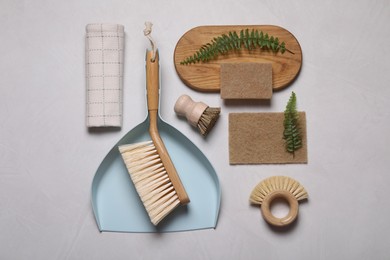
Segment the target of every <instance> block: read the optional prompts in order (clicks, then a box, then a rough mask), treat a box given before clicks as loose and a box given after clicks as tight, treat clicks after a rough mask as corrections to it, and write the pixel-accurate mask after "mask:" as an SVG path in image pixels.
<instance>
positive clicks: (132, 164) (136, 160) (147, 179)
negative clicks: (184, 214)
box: [119, 141, 180, 225]
mask: <svg viewBox="0 0 390 260" xmlns="http://www.w3.org/2000/svg"><path fill="white" fill-rule="evenodd" d="M119 151H120V153H121V155H122V158H123V161H124V163H125V165H126V168H127V170H128V172H129V174H130V177H131V180H132V181H133V183H134V186H135V189H136V190H137V192H138V195H139V197H140V198H141V200H142V202H143V204H144V206H145V209H146V211H147V212H148V215H149V218H150V220H151V222H152V223H153V224H154V225H157V224H158V223H159V222H160V221H161V220H162V219H163V218H164V217H165V216H167V215H168V214H169V213H170V212H171V211H172V210H173V209H174V208H176V207H177V206H178V205H179V204H180V201H179V199H178V196H177V194H176V191H175V189H174V187H173V185H172V182H171V181H170V179H169V177H168V174H167V172H166V171H165V168H164V165H163V164H162V162H161V159H160V156H159V154H158V153H157V150H156V148H155V146H154V144H153V142H152V141H147V142H141V143H136V144H129V145H121V146H119Z"/></svg>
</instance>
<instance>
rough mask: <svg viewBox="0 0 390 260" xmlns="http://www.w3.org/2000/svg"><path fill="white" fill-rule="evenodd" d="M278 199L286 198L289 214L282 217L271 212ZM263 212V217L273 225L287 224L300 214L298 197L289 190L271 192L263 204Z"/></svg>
mask: <svg viewBox="0 0 390 260" xmlns="http://www.w3.org/2000/svg"><path fill="white" fill-rule="evenodd" d="M276 199H283V200H285V201H286V202H287V203H288V205H289V207H290V211H289V212H288V214H287V216H285V217H282V218H277V217H275V216H274V215H273V214H272V212H271V204H272V202H273V201H274V200H276ZM261 212H262V215H263V218H264V219H265V220H266V221H267V222H268V223H269V224H271V225H273V226H278V227H282V226H287V225H289V224H291V223H292V222H294V220H295V219H296V218H297V216H298V201H297V199H296V198H295V197H294V196H293V195H292V194H291V193H290V192H288V191H282V190H281V191H274V192H272V193H271V194H269V195H268V196H267V197H266V198H265V199H264V201H263V203H262V204H261Z"/></svg>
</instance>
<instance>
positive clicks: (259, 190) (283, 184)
mask: <svg viewBox="0 0 390 260" xmlns="http://www.w3.org/2000/svg"><path fill="white" fill-rule="evenodd" d="M274 191H288V192H290V193H291V194H292V195H293V196H294V197H295V198H296V199H297V200H298V201H299V200H303V199H307V198H308V194H307V192H306V190H305V188H304V187H303V186H302V185H301V184H300V183H299V182H297V181H296V180H294V179H292V178H289V177H285V176H273V177H270V178H268V179H265V180H263V181H262V182H260V183H259V184H257V185H256V187H255V188H254V189H253V191H252V193H251V195H250V198H249V200H250V202H251V203H252V204H256V205H261V204H262V203H263V201H264V199H265V198H266V197H267V196H268V195H269V194H271V193H272V192H274Z"/></svg>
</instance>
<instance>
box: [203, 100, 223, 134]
mask: <svg viewBox="0 0 390 260" xmlns="http://www.w3.org/2000/svg"><path fill="white" fill-rule="evenodd" d="M219 113H221V108H219V107H207V108H206V110H205V111H204V112H203V114H202V116H201V117H200V119H199V121H198V129H199V131H200V133H201V135H203V136H206V135H207V134H208V133H209V132H210V130H211V129H212V128H213V127H214V125H215V122H217V119H218V117H219Z"/></svg>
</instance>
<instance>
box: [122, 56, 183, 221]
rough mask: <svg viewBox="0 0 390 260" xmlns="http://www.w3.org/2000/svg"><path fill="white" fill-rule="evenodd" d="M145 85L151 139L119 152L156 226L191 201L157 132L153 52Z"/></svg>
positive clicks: (156, 67) (156, 66)
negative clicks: (177, 208)
mask: <svg viewBox="0 0 390 260" xmlns="http://www.w3.org/2000/svg"><path fill="white" fill-rule="evenodd" d="M146 88H147V103H148V113H149V123H150V125H149V134H150V137H151V139H152V141H147V142H141V143H137V144H129V145H121V146H119V151H120V153H121V155H122V158H123V161H124V162H125V164H126V167H127V170H128V172H129V174H130V177H131V179H132V181H133V183H134V186H135V188H136V190H137V193H138V195H139V196H140V198H141V200H142V202H143V204H144V206H145V209H146V211H147V212H148V215H149V217H150V220H151V222H152V223H153V224H154V225H157V224H158V223H159V222H160V221H161V220H162V219H163V218H164V217H165V216H167V215H168V214H169V213H170V212H172V211H173V210H174V209H175V208H176V207H177V206H178V205H180V204H181V205H185V204H187V203H189V201H190V200H189V197H188V195H187V193H186V191H185V189H184V186H183V184H182V182H181V180H180V177H179V176H178V173H177V171H176V169H175V166H174V165H173V163H172V161H171V158H170V157H169V154H168V151H167V149H166V148H165V145H164V143H163V141H162V139H161V137H160V135H159V132H158V127H157V119H158V108H159V57H158V52H155V51H147V55H146Z"/></svg>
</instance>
